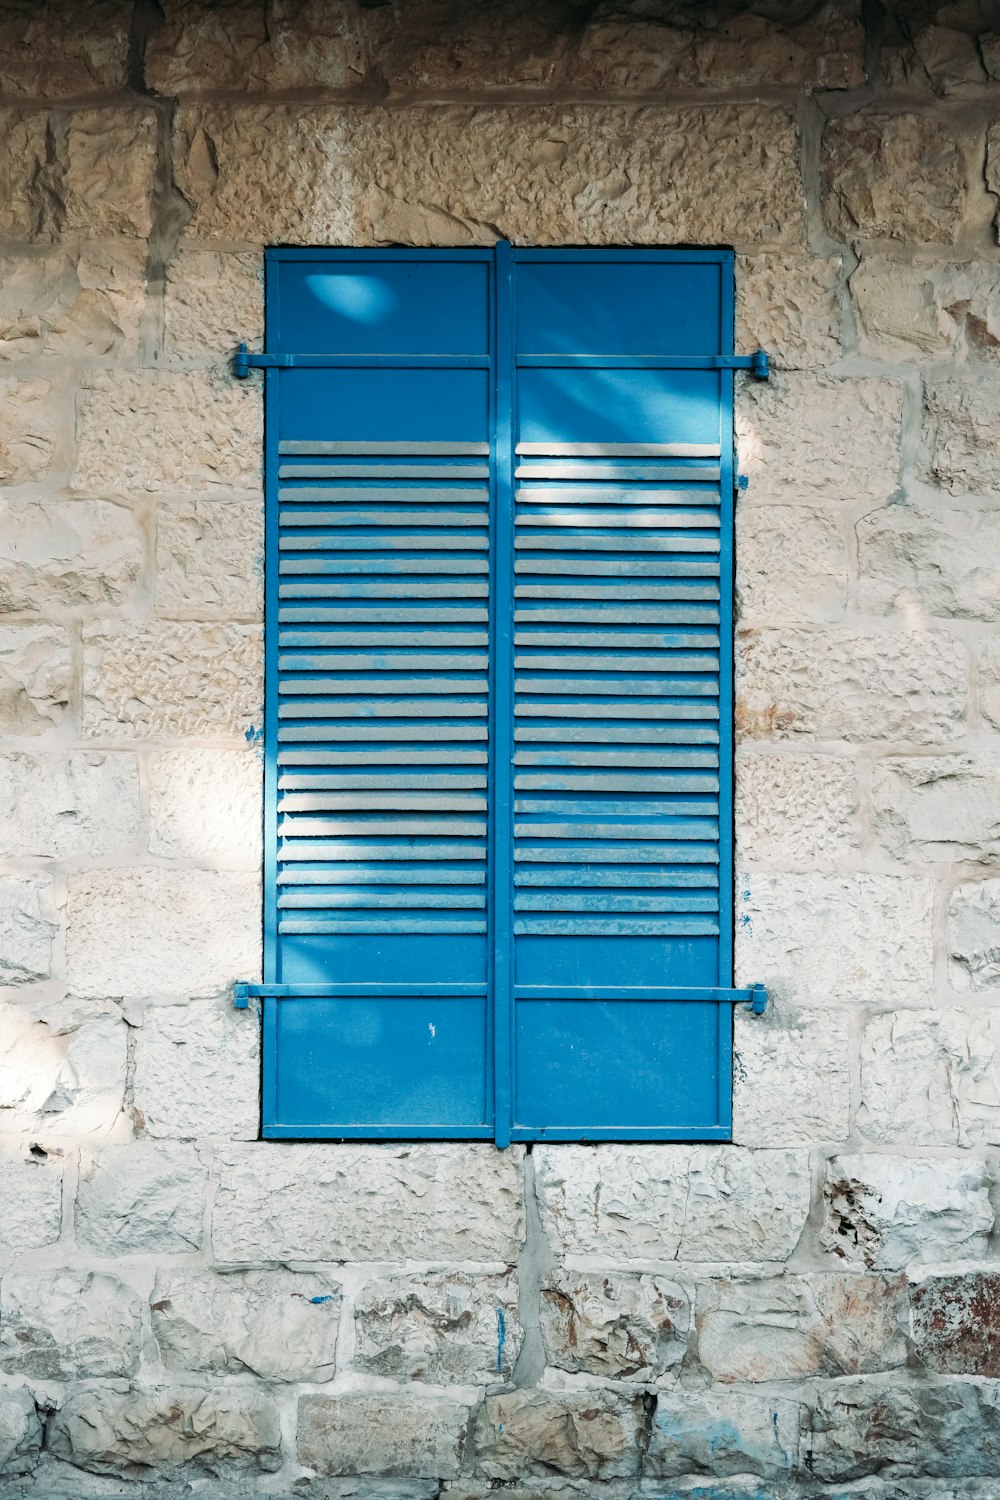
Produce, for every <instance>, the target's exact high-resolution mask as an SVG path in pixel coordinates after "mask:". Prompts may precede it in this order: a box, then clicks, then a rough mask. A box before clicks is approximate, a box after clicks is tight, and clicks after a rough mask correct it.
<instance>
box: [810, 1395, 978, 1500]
mask: <svg viewBox="0 0 1000 1500" xmlns="http://www.w3.org/2000/svg"><path fill="white" fill-rule="evenodd" d="M998 1463H1000V1408H998V1393H997V1388H996V1386H995V1385H993V1384H991V1383H986V1384H984V1385H981V1386H979V1385H973V1384H971V1383H965V1382H962V1381H949V1382H948V1383H947V1384H946V1385H945V1384H940V1385H937V1384H935V1385H930V1384H920V1385H904V1384H902V1383H900V1382H899V1381H898V1379H897V1380H896V1381H894V1382H892V1383H889V1382H888V1381H886V1380H885V1379H883V1380H880V1381H860V1380H858V1381H845V1382H842V1383H841V1382H838V1383H837V1384H835V1385H830V1386H828V1387H826V1388H825V1389H821V1390H820V1391H819V1393H818V1404H817V1409H816V1411H815V1413H814V1416H813V1432H812V1437H811V1440H810V1455H809V1464H810V1468H811V1470H812V1472H813V1474H814V1475H815V1477H816V1479H818V1480H820V1481H824V1480H826V1481H830V1480H850V1479H862V1478H864V1476H865V1475H867V1474H880V1475H881V1476H882V1477H883V1478H886V1479H891V1478H904V1479H906V1478H910V1477H912V1476H914V1475H918V1474H919V1475H930V1476H932V1477H935V1476H936V1477H941V1478H948V1477H958V1476H961V1475H963V1474H970V1475H975V1474H994V1473H995V1472H996V1468H997V1464H998ZM929 1493H931V1494H933V1491H930V1492H929ZM938 1493H939V1494H941V1493H942V1491H940V1490H939V1491H938ZM944 1493H945V1494H947V1492H944ZM953 1493H956V1500H957V1496H958V1495H959V1494H961V1493H963V1491H962V1490H961V1489H960V1490H959V1491H957V1492H953Z"/></svg>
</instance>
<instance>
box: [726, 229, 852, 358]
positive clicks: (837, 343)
mask: <svg viewBox="0 0 1000 1500" xmlns="http://www.w3.org/2000/svg"><path fill="white" fill-rule="evenodd" d="M843 271H844V267H843V260H842V258H841V257H840V256H839V255H834V256H831V257H830V258H829V259H828V260H821V259H820V258H818V257H816V256H809V257H808V258H807V257H805V256H800V255H784V254H765V255H739V256H737V258H736V347H737V350H738V352H740V353H742V354H753V352H754V350H755V349H766V350H767V352H768V354H769V355H770V357H771V359H772V360H773V361H774V363H775V364H776V365H777V367H778V368H779V369H782V370H799V369H808V368H809V367H810V366H811V365H825V364H830V363H832V362H833V360H835V359H839V358H840V354H841V323H842V314H841V308H840V302H841V286H842V277H843Z"/></svg>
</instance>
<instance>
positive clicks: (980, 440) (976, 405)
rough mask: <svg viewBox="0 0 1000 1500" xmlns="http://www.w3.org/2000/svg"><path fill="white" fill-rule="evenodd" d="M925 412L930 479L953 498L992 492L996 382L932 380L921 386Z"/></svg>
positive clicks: (999, 409) (996, 462) (996, 471)
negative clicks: (923, 390) (924, 386)
mask: <svg viewBox="0 0 1000 1500" xmlns="http://www.w3.org/2000/svg"><path fill="white" fill-rule="evenodd" d="M924 413H925V428H926V431H925V441H926V447H927V453H928V469H929V473H930V476H931V478H932V479H934V480H936V481H937V482H938V483H939V484H941V485H943V486H944V488H945V489H946V490H948V491H950V493H951V494H953V495H961V494H965V493H973V494H985V495H988V494H991V493H992V492H993V491H995V490H996V488H997V486H998V485H1000V456H998V454H997V444H996V431H997V424H998V422H1000V380H998V379H997V378H996V377H995V376H985V375H981V374H980V375H976V376H975V377H974V378H973V379H969V378H968V377H965V378H962V377H959V376H953V377H949V378H948V379H945V380H937V381H933V382H931V383H929V384H928V385H927V386H926V388H925V392H924Z"/></svg>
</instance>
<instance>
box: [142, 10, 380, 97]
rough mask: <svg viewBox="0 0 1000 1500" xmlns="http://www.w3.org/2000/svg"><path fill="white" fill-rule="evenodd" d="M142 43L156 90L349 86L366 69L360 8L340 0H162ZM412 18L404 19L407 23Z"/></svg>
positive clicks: (238, 90)
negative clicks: (264, 1) (263, 3)
mask: <svg viewBox="0 0 1000 1500" xmlns="http://www.w3.org/2000/svg"><path fill="white" fill-rule="evenodd" d="M161 13H162V20H161V22H160V24H159V25H158V26H157V27H155V28H154V30H153V32H152V34H151V36H150V38H149V42H148V44H147V47H146V69H145V76H146V82H147V83H148V84H149V86H150V87H151V88H154V89H156V91H157V92H158V93H161V94H188V93H198V92H201V91H205V92H209V93H215V92H216V91H218V90H220V89H224V90H227V91H229V90H232V91H234V92H236V93H245V92H251V93H257V92H259V91H264V90H267V89H275V90H279V89H302V88H329V89H343V88H350V87H351V86H352V85H354V84H358V83H360V82H361V79H362V76H363V74H364V69H365V56H364V46H363V35H364V18H365V12H364V11H363V10H362V11H360V12H359V10H358V8H357V7H356V6H354V5H351V4H349V3H346V0H273V3H272V4H270V5H269V6H268V8H267V10H266V12H265V11H264V10H263V9H261V7H260V6H259V5H256V4H254V3H253V0H225V3H223V4H213V5H211V6H206V5H192V4H191V3H190V0H164V4H163V5H162V7H161ZM409 26H410V22H409V19H408V20H407V27H408V29H409Z"/></svg>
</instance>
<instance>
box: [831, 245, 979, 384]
mask: <svg viewBox="0 0 1000 1500" xmlns="http://www.w3.org/2000/svg"><path fill="white" fill-rule="evenodd" d="M850 289H851V297H852V299H853V301H854V306H855V310H856V312H857V317H858V347H859V351H860V353H861V354H863V355H866V356H867V357H868V358H871V359H886V360H913V359H917V360H922V359H940V358H941V357H943V356H946V355H949V354H952V355H954V356H955V357H956V358H968V357H969V356H971V357H972V358H973V359H988V360H995V359H997V358H1000V279H998V276H997V268H996V266H995V265H994V264H993V263H992V262H990V261H958V262H952V261H948V262H945V263H944V264H939V263H935V262H932V261H910V260H892V259H889V258H888V257H886V256H881V255H865V256H863V257H862V259H861V264H860V265H859V266H858V268H857V270H856V271H855V272H854V274H853V275H852V277H851V280H850Z"/></svg>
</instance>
